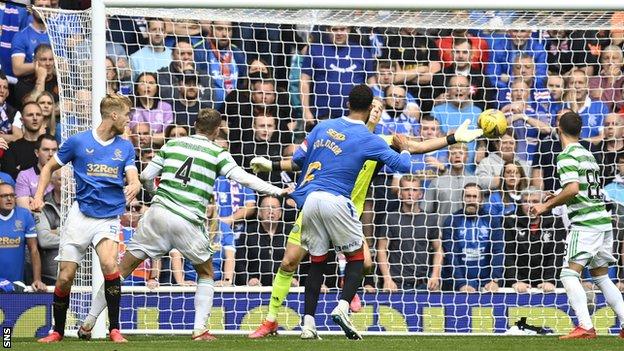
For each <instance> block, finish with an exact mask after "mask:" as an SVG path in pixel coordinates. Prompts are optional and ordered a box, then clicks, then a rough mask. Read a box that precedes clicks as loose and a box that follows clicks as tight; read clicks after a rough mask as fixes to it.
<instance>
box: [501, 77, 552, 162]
mask: <svg viewBox="0 0 624 351" xmlns="http://www.w3.org/2000/svg"><path fill="white" fill-rule="evenodd" d="M529 89H530V88H529V86H528V85H527V83H526V82H525V81H524V80H522V79H518V78H517V79H515V80H514V81H513V82H512V83H511V103H510V104H509V105H506V106H505V107H503V108H502V109H501V111H502V112H503V113H504V114H505V116H507V120H508V124H509V125H510V126H511V128H512V130H513V135H514V137H515V138H516V154H517V155H518V157H519V158H521V159H523V160H527V161H528V162H531V160H532V159H533V156H534V155H535V152H536V151H537V142H538V140H539V139H542V138H544V137H545V136H547V135H550V134H551V133H552V132H553V131H554V130H553V128H552V127H551V126H550V116H549V115H548V114H544V113H539V112H538V111H536V110H535V108H534V107H533V104H531V102H530V90H529Z"/></svg>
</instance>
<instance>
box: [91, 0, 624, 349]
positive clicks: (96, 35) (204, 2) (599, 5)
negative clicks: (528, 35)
mask: <svg viewBox="0 0 624 351" xmlns="http://www.w3.org/2000/svg"><path fill="white" fill-rule="evenodd" d="M91 3H92V5H91V6H92V7H91V26H92V34H91V35H92V38H91V43H92V49H91V50H92V51H91V55H92V56H91V58H92V66H91V67H92V68H91V73H92V83H93V87H92V124H93V127H96V126H97V125H99V123H100V122H101V117H100V113H99V102H100V101H101V99H102V98H103V97H104V96H105V94H106V68H105V59H106V25H105V22H106V14H107V8H154V9H156V8H162V9H170V8H214V9H292V10H300V9H309V10H322V9H325V10H329V9H337V10H380V11H382V10H423V11H424V10H430V11H434V10H521V11H543V12H544V13H545V14H546V15H547V14H548V12H549V11H570V10H575V11H592V10H596V11H609V10H624V5H623V4H622V0H594V1H591V2H581V3H579V2H576V1H570V0H550V1H543V0H522V1H519V0H516V1H506V2H501V1H492V0H476V1H475V0H452V1H451V0H447V1H440V0H420V1H404V0H390V1H384V2H379V1H371V0H342V1H340V2H336V1H335V0H315V1H310V2H293V1H292V0H260V1H258V0H176V1H171V0H92V2H91ZM605 25H606V24H605ZM97 261H98V260H97V259H94V260H93V265H92V268H93V272H92V274H93V276H92V277H93V287H92V289H96V288H97V287H99V286H100V285H102V284H103V283H104V282H103V277H102V275H101V272H100V271H99V269H100V268H99V264H98V262H97ZM142 289H143V290H142V291H145V290H146V288H142ZM187 289H189V288H185V290H187ZM123 291H125V292H128V291H129V290H128V289H127V288H124V289H123ZM104 316H105V313H103V314H102V315H101V317H100V318H99V319H98V323H97V324H96V326H95V328H94V330H93V336H94V337H95V338H103V337H104V336H105V334H106V326H105V323H104V320H105V317H104ZM152 332H154V333H156V332H158V331H152ZM166 332H167V333H171V331H166Z"/></svg>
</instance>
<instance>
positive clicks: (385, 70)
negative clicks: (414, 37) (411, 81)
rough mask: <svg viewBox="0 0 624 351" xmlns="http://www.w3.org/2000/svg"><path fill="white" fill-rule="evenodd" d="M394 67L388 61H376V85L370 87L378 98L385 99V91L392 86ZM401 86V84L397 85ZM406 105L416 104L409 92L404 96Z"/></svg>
mask: <svg viewBox="0 0 624 351" xmlns="http://www.w3.org/2000/svg"><path fill="white" fill-rule="evenodd" d="M395 72H396V67H395V66H394V64H393V63H392V61H390V60H377V84H375V85H373V86H371V89H373V94H374V95H375V96H376V97H378V98H381V99H383V98H385V97H386V89H387V88H388V87H389V86H390V85H393V84H394V74H395ZM398 86H401V84H398ZM405 100H406V102H407V103H414V104H415V103H416V99H415V98H414V97H413V96H412V94H410V93H409V92H407V93H406V95H405Z"/></svg>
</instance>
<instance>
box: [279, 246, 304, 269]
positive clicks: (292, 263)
mask: <svg viewBox="0 0 624 351" xmlns="http://www.w3.org/2000/svg"><path fill="white" fill-rule="evenodd" d="M289 251H290V252H289ZM303 255H305V252H304V253H303V254H301V252H300V249H299V248H297V250H288V249H287V251H286V254H285V255H284V257H283V258H282V263H281V264H280V268H281V270H283V271H284V272H294V271H295V270H297V266H299V263H300V262H301V259H302V258H303Z"/></svg>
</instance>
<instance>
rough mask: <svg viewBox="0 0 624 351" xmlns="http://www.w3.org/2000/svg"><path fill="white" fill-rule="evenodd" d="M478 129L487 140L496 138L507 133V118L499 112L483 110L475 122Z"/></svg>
mask: <svg viewBox="0 0 624 351" xmlns="http://www.w3.org/2000/svg"><path fill="white" fill-rule="evenodd" d="M477 123H478V124H479V128H481V129H483V135H485V136H486V137H488V138H496V137H499V136H501V135H503V134H505V131H507V118H505V114H504V113H502V112H501V111H499V110H494V109H491V110H485V111H483V112H481V114H480V115H479V119H478V120H477Z"/></svg>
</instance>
